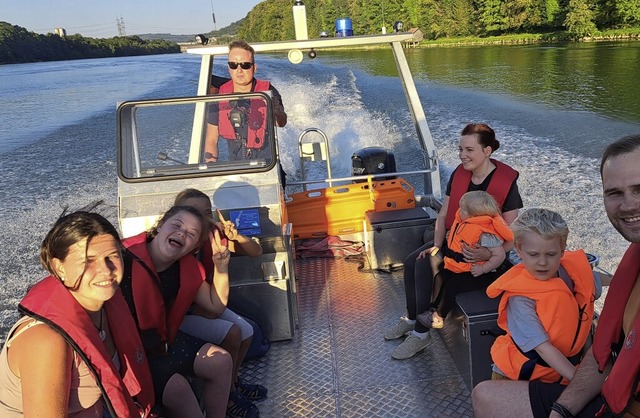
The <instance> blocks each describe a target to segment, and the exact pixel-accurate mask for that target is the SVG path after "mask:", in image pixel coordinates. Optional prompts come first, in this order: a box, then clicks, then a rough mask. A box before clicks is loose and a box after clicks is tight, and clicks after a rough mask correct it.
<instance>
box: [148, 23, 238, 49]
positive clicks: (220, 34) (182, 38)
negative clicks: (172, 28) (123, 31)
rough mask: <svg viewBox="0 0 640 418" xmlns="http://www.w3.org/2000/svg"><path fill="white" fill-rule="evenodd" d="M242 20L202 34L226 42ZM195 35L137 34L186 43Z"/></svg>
mask: <svg viewBox="0 0 640 418" xmlns="http://www.w3.org/2000/svg"><path fill="white" fill-rule="evenodd" d="M244 21H245V19H240V20H238V21H236V22H233V23H231V24H230V25H229V26H225V27H224V28H221V29H218V30H213V31H211V32H207V33H204V34H203V35H205V36H206V37H207V38H209V39H212V40H216V39H217V40H219V41H220V42H221V43H226V42H227V41H228V39H229V38H233V37H234V36H235V35H236V33H237V32H238V28H239V27H240V26H241V25H242V24H243V23H244ZM196 35H198V34H197V33H194V34H193V35H174V34H171V33H144V34H141V35H137V36H139V37H140V38H141V39H145V40H149V41H150V40H158V39H161V40H164V41H167V42H175V43H187V42H193V41H194V39H195V36H196ZM214 42H215V41H214Z"/></svg>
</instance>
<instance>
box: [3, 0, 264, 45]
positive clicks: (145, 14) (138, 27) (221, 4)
mask: <svg viewBox="0 0 640 418" xmlns="http://www.w3.org/2000/svg"><path fill="white" fill-rule="evenodd" d="M261 1H262V0H106V1H96V0H0V21H4V22H7V23H10V24H12V25H17V26H22V27H23V28H25V29H27V30H28V31H31V32H36V33H42V34H45V33H49V32H53V31H54V29H55V28H64V29H65V30H66V31H67V34H68V35H73V34H77V33H79V34H81V35H82V36H86V37H92V38H110V37H112V36H117V35H118V21H120V22H123V23H124V30H125V33H126V35H138V34H143V33H172V34H174V35H182V34H189V35H193V34H197V33H206V32H209V31H211V30H213V29H214V23H213V18H212V16H211V9H212V5H213V11H214V13H215V18H216V19H215V20H216V25H215V28H217V29H222V28H224V27H225V26H228V25H229V24H231V23H233V22H235V21H238V20H240V19H242V18H243V17H245V16H246V15H247V13H249V11H251V9H252V8H253V7H254V6H255V5H256V4H258V3H260V2H261Z"/></svg>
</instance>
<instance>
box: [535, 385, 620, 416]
mask: <svg viewBox="0 0 640 418" xmlns="http://www.w3.org/2000/svg"><path fill="white" fill-rule="evenodd" d="M565 387H566V386H564V385H561V384H559V383H542V382H536V381H533V382H529V399H530V401H531V411H532V412H533V416H534V417H535V418H548V417H549V414H550V413H551V404H553V403H554V402H555V401H556V400H557V399H558V398H559V397H560V394H561V393H562V391H563V390H564V388H565ZM602 404H603V402H602V398H601V397H600V396H596V397H595V398H593V399H592V400H591V402H589V403H588V404H587V406H586V407H585V408H584V409H583V410H582V411H580V413H579V414H578V415H576V418H593V417H595V416H596V413H597V412H598V411H599V410H600V408H601V407H602ZM604 416H605V417H607V416H608V415H606V414H605V415H604Z"/></svg>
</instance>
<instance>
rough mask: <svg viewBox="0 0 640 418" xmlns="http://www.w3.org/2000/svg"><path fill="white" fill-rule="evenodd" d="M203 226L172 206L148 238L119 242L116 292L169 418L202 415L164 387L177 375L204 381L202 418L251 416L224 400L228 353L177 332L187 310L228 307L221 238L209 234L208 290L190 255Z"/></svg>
mask: <svg viewBox="0 0 640 418" xmlns="http://www.w3.org/2000/svg"><path fill="white" fill-rule="evenodd" d="M206 226H208V222H206V221H205V220H204V218H203V216H202V214H201V213H200V212H199V211H198V210H197V209H195V208H193V207H191V206H174V207H172V208H171V209H169V210H168V211H167V212H166V213H165V214H164V215H163V216H161V217H160V219H159V220H158V223H157V224H156V225H155V226H154V227H153V228H152V229H151V230H150V231H149V232H143V233H141V234H139V235H136V236H133V237H131V238H128V239H126V240H124V246H125V247H126V248H127V251H126V253H125V263H124V264H125V267H124V270H125V272H124V279H123V282H122V291H123V293H124V296H125V299H126V300H127V302H128V304H129V308H130V310H131V312H132V314H133V316H134V318H135V319H136V323H137V324H138V329H139V330H140V333H141V335H142V340H143V343H144V345H145V350H146V352H147V354H148V356H149V364H150V368H151V374H152V376H153V380H154V387H155V393H156V397H157V398H158V399H162V403H163V404H164V405H165V407H167V409H168V410H169V411H170V413H171V414H172V416H180V417H185V416H188V417H197V416H200V417H201V416H202V414H201V412H200V410H199V408H197V407H196V408H193V409H191V410H188V411H187V410H186V409H185V407H184V402H183V400H182V399H180V398H179V397H176V396H175V393H174V391H173V390H172V389H171V388H170V383H171V379H172V378H173V377H174V376H175V375H182V376H184V377H199V378H201V379H203V380H204V383H203V390H202V399H203V402H204V409H205V412H206V416H207V417H223V416H225V414H226V416H241V417H246V418H249V417H257V413H258V410H257V408H256V407H255V406H254V405H252V404H246V405H245V404H244V403H242V404H240V403H238V402H231V401H229V399H228V396H229V391H230V387H231V372H232V359H231V356H230V355H229V353H228V352H226V351H225V350H223V349H221V348H219V347H216V346H214V345H212V344H209V343H207V342H206V341H203V340H201V339H199V338H196V337H192V336H190V335H188V334H186V333H184V332H182V331H180V330H179V329H178V328H179V326H180V324H181V323H182V320H183V319H184V317H185V315H186V313H187V311H188V310H189V308H190V307H191V305H192V304H194V303H195V304H196V305H197V306H198V307H200V308H202V309H204V310H206V311H210V312H218V311H220V310H222V309H224V307H225V306H226V304H227V299H228V296H229V292H228V287H229V286H228V281H229V276H228V266H229V250H228V249H227V247H226V245H223V244H222V241H221V237H220V234H219V233H218V232H217V231H216V232H214V233H213V234H211V233H209V234H210V235H209V238H210V241H211V249H212V254H213V256H212V261H213V264H214V272H213V284H214V285H211V284H209V283H208V282H206V281H205V272H204V268H203V267H202V264H200V262H199V261H198V260H197V259H196V258H195V256H194V255H193V254H194V251H195V250H196V249H197V248H199V246H200V245H201V243H202V242H203V240H204V238H205V236H206V235H205V234H206V233H207V232H205V231H206V230H207V228H205V227H206ZM224 283H226V286H223V285H222V284H224ZM217 289H227V290H226V291H217ZM190 396H191V397H193V394H190Z"/></svg>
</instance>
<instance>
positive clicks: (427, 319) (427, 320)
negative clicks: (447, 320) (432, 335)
mask: <svg viewBox="0 0 640 418" xmlns="http://www.w3.org/2000/svg"><path fill="white" fill-rule="evenodd" d="M416 319H417V320H418V322H420V323H421V324H422V325H424V326H425V327H427V328H433V329H440V328H442V327H444V319H442V318H441V317H440V316H439V315H438V313H437V312H436V311H435V310H434V309H429V310H428V311H426V312H423V313H421V314H419V315H418V316H417V318H416Z"/></svg>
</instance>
